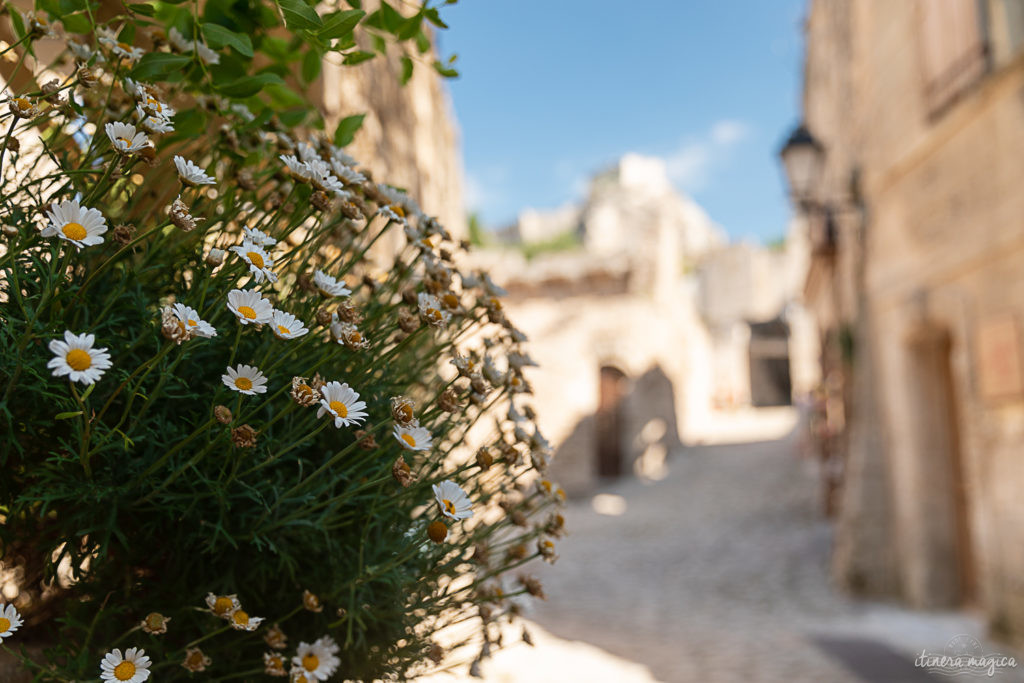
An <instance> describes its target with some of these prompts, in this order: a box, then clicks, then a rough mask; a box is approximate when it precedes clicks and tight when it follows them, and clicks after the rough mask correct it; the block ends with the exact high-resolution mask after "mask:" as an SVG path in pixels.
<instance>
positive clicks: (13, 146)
mask: <svg viewBox="0 0 1024 683" xmlns="http://www.w3.org/2000/svg"><path fill="white" fill-rule="evenodd" d="M4 146H5V147H6V148H7V149H9V150H10V151H11V152H13V153H15V154H17V153H18V152H20V151H21V143H20V142H18V138H16V137H14V136H13V135H12V136H11V137H10V138H8V139H7V142H6V143H5V144H4Z"/></svg>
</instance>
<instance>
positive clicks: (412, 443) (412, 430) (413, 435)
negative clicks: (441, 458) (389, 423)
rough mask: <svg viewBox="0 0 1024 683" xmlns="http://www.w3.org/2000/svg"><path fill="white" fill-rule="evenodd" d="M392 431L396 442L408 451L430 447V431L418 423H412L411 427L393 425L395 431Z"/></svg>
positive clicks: (423, 449)
mask: <svg viewBox="0 0 1024 683" xmlns="http://www.w3.org/2000/svg"><path fill="white" fill-rule="evenodd" d="M392 433H393V434H394V435H395V438H396V439H398V443H400V444H402V447H403V448H406V449H408V450H410V451H425V450H427V449H428V448H430V444H431V438H430V432H429V431H427V429H426V427H420V426H419V424H418V423H414V424H413V425H412V426H411V427H403V426H402V425H395V431H394V432H392Z"/></svg>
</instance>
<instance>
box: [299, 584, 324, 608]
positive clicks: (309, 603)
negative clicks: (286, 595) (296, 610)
mask: <svg viewBox="0 0 1024 683" xmlns="http://www.w3.org/2000/svg"><path fill="white" fill-rule="evenodd" d="M302 606H303V607H305V608H306V609H307V610H309V611H310V612H323V611H324V606H323V603H321V602H320V598H318V597H317V596H316V595H314V594H313V593H311V592H310V591H309V589H308V588H307V589H306V590H304V591H302Z"/></svg>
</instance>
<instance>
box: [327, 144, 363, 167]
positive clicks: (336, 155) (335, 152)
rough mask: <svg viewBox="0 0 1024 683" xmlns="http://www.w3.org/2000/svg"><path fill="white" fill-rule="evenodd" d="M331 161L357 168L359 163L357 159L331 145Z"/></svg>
mask: <svg viewBox="0 0 1024 683" xmlns="http://www.w3.org/2000/svg"><path fill="white" fill-rule="evenodd" d="M331 161H336V162H338V163H339V164H344V165H345V166H357V165H359V162H358V161H356V159H355V157H352V156H349V155H348V154H346V153H345V150H343V149H338V148H337V147H335V146H334V145H331Z"/></svg>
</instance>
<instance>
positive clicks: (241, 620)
mask: <svg viewBox="0 0 1024 683" xmlns="http://www.w3.org/2000/svg"><path fill="white" fill-rule="evenodd" d="M231 618H232V619H233V620H234V622H235V623H236V624H238V625H239V626H246V625H248V623H249V615H248V613H246V611H245V610H235V613H234V614H232V615H231Z"/></svg>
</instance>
